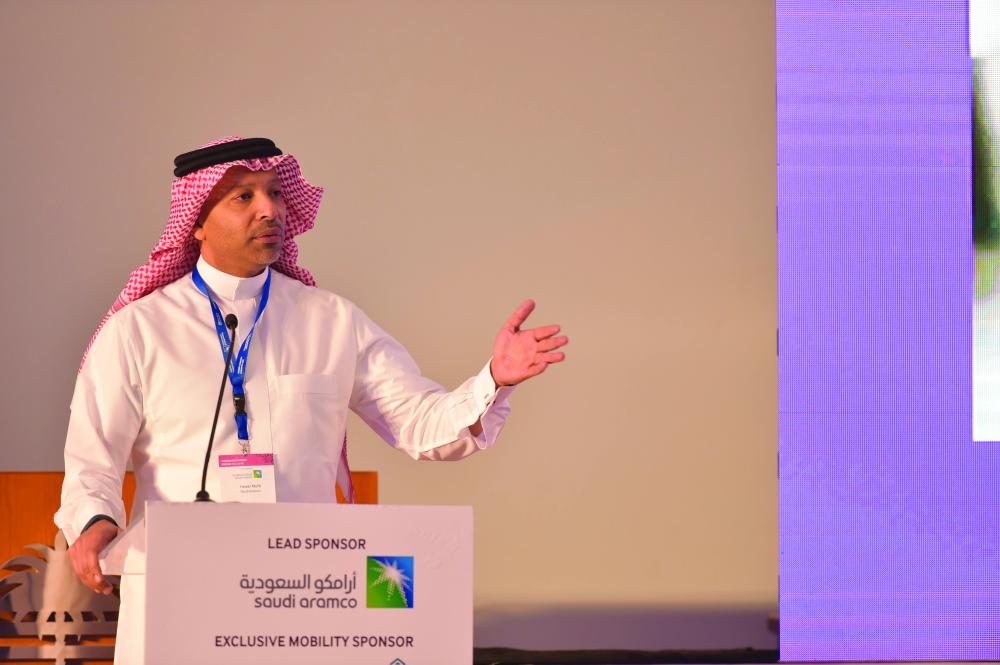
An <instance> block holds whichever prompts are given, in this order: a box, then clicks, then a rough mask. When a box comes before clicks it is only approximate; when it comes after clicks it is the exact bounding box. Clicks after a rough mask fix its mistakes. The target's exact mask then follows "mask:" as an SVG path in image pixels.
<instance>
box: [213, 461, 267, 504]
mask: <svg viewBox="0 0 1000 665" xmlns="http://www.w3.org/2000/svg"><path fill="white" fill-rule="evenodd" d="M219 480H220V483H221V485H222V500H223V501H238V502H240V503H275V502H276V501H277V494H276V492H275V489H274V488H275V485H274V455H219Z"/></svg>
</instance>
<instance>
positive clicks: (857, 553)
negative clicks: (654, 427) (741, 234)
mask: <svg viewBox="0 0 1000 665" xmlns="http://www.w3.org/2000/svg"><path fill="white" fill-rule="evenodd" d="M776 16H777V33H776V34H777V86H778V87H777V134H778V148H777V154H778V325H779V335H780V344H779V361H778V373H779V474H780V540H781V542H780V548H781V563H780V575H781V577H780V603H781V657H782V659H783V660H793V661H794V660H877V659H886V660H892V659H895V660H950V659H962V660H986V659H997V658H1000V546H998V539H1000V444H998V443H987V442H974V441H973V437H972V302H973V300H972V299H973V272H974V271H973V244H972V62H971V59H970V56H969V36H968V6H967V3H966V2H950V1H942V2H915V1H914V0H897V1H894V2H831V1H830V0H808V1H807V0H794V1H793V0H781V1H779V2H778V3H777V11H776Z"/></svg>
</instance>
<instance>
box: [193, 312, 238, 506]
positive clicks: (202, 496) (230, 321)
mask: <svg viewBox="0 0 1000 665" xmlns="http://www.w3.org/2000/svg"><path fill="white" fill-rule="evenodd" d="M226 327H227V328H229V353H227V354H226V366H225V367H223V368H222V385H221V386H220V387H219V401H218V402H216V403H215V417H214V418H213V419H212V432H211V433H210V434H209V435H208V450H206V451H205V466H203V467H202V469H201V491H199V492H198V494H197V495H196V496H195V499H194V500H195V501H211V500H212V499H211V497H209V496H208V492H206V491H205V480H206V478H208V463H209V461H211V459H212V442H213V441H214V440H215V426H216V425H218V424H219V410H220V409H221V408H222V396H223V395H224V394H225V393H226V378H227V377H228V376H229V363H231V362H232V360H233V349H234V348H235V347H236V315H235V314H226Z"/></svg>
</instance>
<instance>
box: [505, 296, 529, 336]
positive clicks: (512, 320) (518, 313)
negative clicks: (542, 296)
mask: <svg viewBox="0 0 1000 665" xmlns="http://www.w3.org/2000/svg"><path fill="white" fill-rule="evenodd" d="M534 309H535V301H534V300H532V299H531V298H528V299H527V300H525V301H524V302H523V303H521V304H520V305H518V306H517V309H515V310H514V313H513V314H511V315H510V316H509V317H508V318H507V321H506V322H504V324H503V326H504V328H508V329H510V330H517V329H518V328H520V327H521V324H522V323H524V320H525V319H527V318H528V315H529V314H531V312H532V310H534Z"/></svg>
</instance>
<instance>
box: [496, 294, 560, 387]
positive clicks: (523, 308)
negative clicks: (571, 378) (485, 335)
mask: <svg viewBox="0 0 1000 665" xmlns="http://www.w3.org/2000/svg"><path fill="white" fill-rule="evenodd" d="M534 309H535V301H534V300H525V301H524V302H523V303H521V304H520V305H518V307H517V309H516V310H514V313H513V314H511V315H510V317H509V318H508V319H507V321H506V322H504V324H503V327H502V328H501V329H500V332H499V333H497V339H496V341H495V342H494V343H493V360H492V361H491V362H490V372H492V373H493V380H494V381H495V382H496V384H497V385H498V386H513V385H515V384H517V383H521V382H522V381H524V380H525V379H530V378H531V377H533V376H537V375H538V374H541V373H542V372H544V371H545V368H546V367H548V366H549V365H550V364H552V363H558V362H562V361H563V360H564V359H565V358H566V354H565V353H562V352H561V351H555V349H558V348H559V347H561V346H564V345H565V344H566V343H567V342H569V338H568V337H565V336H562V337H554V336H553V335H555V334H556V333H558V332H559V326H554V325H553V326H542V327H541V328H528V329H526V330H521V325H522V324H523V323H524V322H525V320H526V319H527V318H528V315H529V314H531V312H532V310H534Z"/></svg>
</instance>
